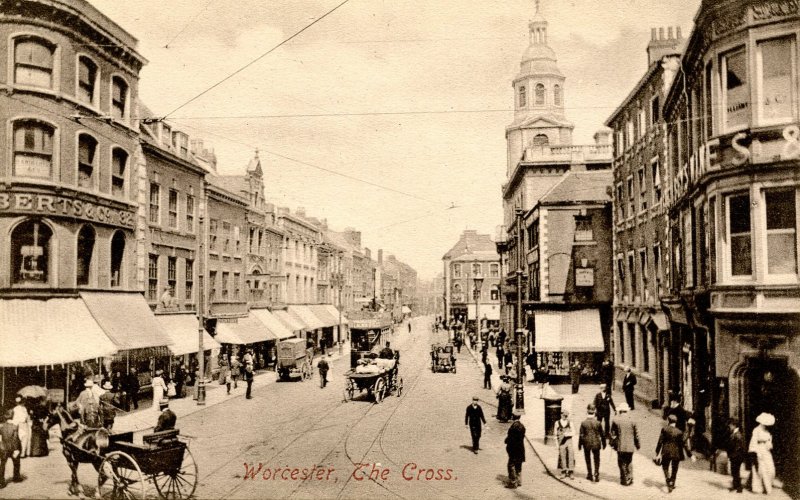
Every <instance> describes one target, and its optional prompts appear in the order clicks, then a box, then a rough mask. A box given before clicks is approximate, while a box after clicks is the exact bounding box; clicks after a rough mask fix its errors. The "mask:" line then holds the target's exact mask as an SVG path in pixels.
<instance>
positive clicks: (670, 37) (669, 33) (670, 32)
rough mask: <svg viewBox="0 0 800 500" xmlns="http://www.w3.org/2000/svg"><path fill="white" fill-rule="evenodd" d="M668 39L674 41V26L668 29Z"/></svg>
mask: <svg viewBox="0 0 800 500" xmlns="http://www.w3.org/2000/svg"><path fill="white" fill-rule="evenodd" d="M667 38H668V39H669V40H672V26H670V27H668V28H667Z"/></svg>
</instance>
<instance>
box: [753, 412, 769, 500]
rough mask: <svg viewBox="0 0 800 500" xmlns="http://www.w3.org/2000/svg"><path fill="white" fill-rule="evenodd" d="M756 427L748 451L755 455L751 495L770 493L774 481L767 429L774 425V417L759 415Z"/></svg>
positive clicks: (767, 414) (765, 414)
mask: <svg viewBox="0 0 800 500" xmlns="http://www.w3.org/2000/svg"><path fill="white" fill-rule="evenodd" d="M756 422H758V426H756V428H755V429H753V434H752V436H751V437H750V446H749V448H748V451H749V452H750V453H754V454H755V463H754V464H753V470H752V474H753V493H766V494H767V495H769V494H770V493H772V480H773V479H775V462H774V461H773V460H772V434H771V433H770V432H769V429H767V427H771V426H773V425H775V417H774V416H773V415H772V414H770V413H761V414H760V415H758V417H756Z"/></svg>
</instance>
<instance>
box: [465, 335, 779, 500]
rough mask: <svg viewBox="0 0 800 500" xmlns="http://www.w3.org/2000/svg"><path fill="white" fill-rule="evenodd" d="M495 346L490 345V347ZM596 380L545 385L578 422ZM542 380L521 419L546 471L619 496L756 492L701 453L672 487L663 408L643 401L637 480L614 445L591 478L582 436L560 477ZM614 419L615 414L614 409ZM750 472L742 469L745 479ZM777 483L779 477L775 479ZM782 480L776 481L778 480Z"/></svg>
mask: <svg viewBox="0 0 800 500" xmlns="http://www.w3.org/2000/svg"><path fill="white" fill-rule="evenodd" d="M466 347H467V349H468V350H469V352H470V354H472V357H473V358H474V360H475V362H476V363H477V364H478V367H479V368H480V370H483V365H482V363H481V361H480V357H481V355H480V352H476V351H475V350H473V349H471V348H470V347H469V346H466ZM490 351H491V349H490ZM488 360H489V361H490V362H492V361H495V363H493V366H492V368H493V370H492V387H493V388H497V387H499V385H500V373H499V372H500V370H499V369H497V364H496V358H494V357H493V356H492V352H490V353H489V358H488ZM598 387H599V386H598V385H597V384H589V385H582V386H581V387H580V389H579V391H578V393H577V394H572V386H571V385H557V386H548V387H547V388H545V391H546V395H547V396H548V397H551V396H554V395H557V396H556V397H558V396H561V397H563V398H564V399H563V400H562V403H561V404H562V408H566V409H568V410H569V414H570V417H571V419H572V421H573V424H575V425H576V427H578V426H580V423H581V422H582V421H583V420H584V419H585V418H586V417H587V416H588V415H587V413H586V406H587V405H588V404H589V403H591V402H593V401H594V396H595V394H596V393H597V389H598ZM541 393H542V390H541V386H540V385H539V384H535V383H533V382H530V381H526V382H525V414H524V415H523V416H522V418H521V419H520V420H521V421H522V423H523V424H525V428H526V429H527V434H526V438H527V439H528V442H529V443H530V445H531V446H532V448H533V450H534V452H535V453H536V455H537V457H538V458H539V460H541V462H542V464H543V465H544V467H545V468H546V469H547V472H548V473H549V474H550V475H551V476H552V477H553V478H555V479H557V480H559V481H561V482H562V483H564V484H567V485H568V486H570V487H572V488H574V489H576V490H580V491H582V492H584V493H587V494H589V495H592V496H594V497H596V498H604V499H609V500H616V499H619V498H661V497H664V498H687V499H688V498H715V499H727V498H730V499H741V498H747V497H751V496H754V495H755V494H754V493H751V492H748V491H745V492H744V493H743V494H737V493H734V492H731V491H729V488H730V487H731V477H730V475H722V474H719V473H716V472H714V471H713V470H711V464H710V462H709V461H708V460H707V459H706V458H705V457H703V456H702V455H699V454H696V456H697V457H698V460H697V461H696V462H692V461H690V460H688V459H687V460H684V461H683V462H681V465H680V469H679V471H678V477H677V480H676V488H675V490H674V491H673V492H672V493H669V492H668V490H667V487H666V483H665V480H664V473H663V471H662V469H661V467H660V466H657V465H655V464H654V463H653V457H654V456H655V448H656V444H657V443H658V436H659V434H660V432H661V429H662V427H663V426H664V420H663V419H662V418H661V413H660V412H655V411H651V410H648V409H647V408H646V405H645V404H644V403H642V404H638V403H639V402H638V401H637V405H636V408H635V409H634V410H632V411H631V412H630V413H631V416H632V418H633V420H634V421H635V422H636V423H637V426H638V429H639V437H640V441H641V445H642V447H641V449H640V450H639V451H638V452H637V453H635V454H634V458H633V480H634V482H633V484H632V485H630V486H622V485H621V484H620V483H619V469H618V468H617V465H616V463H617V457H616V452H615V451H614V450H612V449H611V447H610V446H608V447H606V449H605V450H602V451H601V452H600V482H599V483H594V482H591V481H589V480H587V479H586V473H587V470H586V463H585V461H584V458H583V452H582V451H581V452H578V449H577V448H578V442H577V438H576V439H575V453H576V455H575V457H576V459H575V472H574V479H566V478H561V476H560V472H559V470H558V468H557V465H558V447H557V446H556V444H555V442H554V441H553V439H552V438H551V439H550V440H548V441H547V443H545V439H544V438H545V429H544V406H545V405H544V399H542V398H541V397H540V396H541ZM612 397H613V399H614V402H615V403H617V404H619V403H621V402H624V401H625V396H624V395H623V394H622V393H621V392H619V391H613V394H612ZM612 422H613V415H612ZM745 479H746V477H745V476H744V474H743V477H742V480H743V481H744V480H745ZM776 483H777V481H776ZM776 486H777V485H776ZM770 498H775V499H787V500H788V499H789V498H791V497H790V496H789V495H788V494H787V493H786V492H784V491H783V490H782V489H780V488H779V487H776V488H774V489H773V491H772V495H771V496H770Z"/></svg>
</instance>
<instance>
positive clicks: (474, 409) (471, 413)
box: [464, 396, 488, 455]
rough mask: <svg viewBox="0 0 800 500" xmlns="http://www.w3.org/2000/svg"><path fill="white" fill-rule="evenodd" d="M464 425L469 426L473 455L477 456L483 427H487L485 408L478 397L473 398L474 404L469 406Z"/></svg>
mask: <svg viewBox="0 0 800 500" xmlns="http://www.w3.org/2000/svg"><path fill="white" fill-rule="evenodd" d="M464 425H466V426H469V433H470V435H471V436H472V453H474V454H476V455H477V454H478V450H480V449H481V425H486V418H485V417H484V416H483V408H481V405H479V404H478V396H473V397H472V404H471V405H469V406H467V412H466V414H465V415H464ZM487 429H488V426H487Z"/></svg>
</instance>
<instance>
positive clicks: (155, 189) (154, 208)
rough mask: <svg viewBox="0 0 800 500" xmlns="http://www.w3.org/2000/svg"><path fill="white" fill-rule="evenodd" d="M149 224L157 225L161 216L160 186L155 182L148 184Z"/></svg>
mask: <svg viewBox="0 0 800 500" xmlns="http://www.w3.org/2000/svg"><path fill="white" fill-rule="evenodd" d="M149 214H150V222H151V223H153V224H158V222H159V217H160V215H161V186H160V185H158V184H157V183H155V182H151V183H150V212H149Z"/></svg>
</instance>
